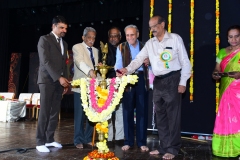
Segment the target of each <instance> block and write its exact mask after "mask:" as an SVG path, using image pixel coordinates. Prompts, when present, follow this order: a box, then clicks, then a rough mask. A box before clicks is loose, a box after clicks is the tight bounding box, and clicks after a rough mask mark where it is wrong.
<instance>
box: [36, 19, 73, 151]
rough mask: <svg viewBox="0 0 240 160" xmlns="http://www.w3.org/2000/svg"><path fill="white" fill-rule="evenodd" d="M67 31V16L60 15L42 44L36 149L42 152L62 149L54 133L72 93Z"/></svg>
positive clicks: (54, 20) (39, 45)
mask: <svg viewBox="0 0 240 160" xmlns="http://www.w3.org/2000/svg"><path fill="white" fill-rule="evenodd" d="M66 32H67V23H66V20H65V18H64V17H62V16H56V17H54V18H53V21H52V32H51V33H49V34H47V35H44V36H41V37H40V39H39V42H38V46H37V47H38V54H39V71H38V81H37V83H38V85H39V90H40V96H41V98H40V105H41V109H40V113H39V119H38V126H37V133H36V140H37V146H36V149H37V150H38V151H39V152H50V150H49V149H48V148H47V147H49V146H53V147H57V148H61V147H62V145H61V144H59V143H57V142H55V140H54V132H55V129H56V127H57V123H58V114H59V111H60V105H61V99H62V95H63V94H65V93H66V92H67V90H68V86H69V81H68V80H67V79H66V78H64V77H66V76H67V66H66V59H67V50H68V45H67V43H66V42H65V41H64V40H62V37H64V36H65V34H66Z"/></svg>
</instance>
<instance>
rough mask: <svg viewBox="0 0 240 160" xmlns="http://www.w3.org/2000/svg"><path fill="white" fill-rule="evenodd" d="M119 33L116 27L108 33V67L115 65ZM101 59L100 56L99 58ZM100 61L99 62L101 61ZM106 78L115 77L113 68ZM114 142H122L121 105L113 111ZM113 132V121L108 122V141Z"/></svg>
mask: <svg viewBox="0 0 240 160" xmlns="http://www.w3.org/2000/svg"><path fill="white" fill-rule="evenodd" d="M121 38H122V36H121V31H120V29H119V28H118V27H112V28H110V29H109V31H108V54H107V61H106V64H107V65H108V66H115V63H116V52H117V46H118V45H119V43H120V41H121ZM99 57H100V58H101V57H102V54H100V56H99ZM101 60H102V59H100V60H99V61H101ZM106 77H107V78H114V77H116V71H115V69H114V68H111V69H109V70H108V72H107V75H106ZM114 122H115V123H114V124H115V131H116V132H115V142H116V143H119V144H121V142H122V143H123V142H124V131H123V111H122V103H120V104H119V105H117V106H116V109H115V120H114ZM113 137H114V131H113V120H110V121H109V125H108V141H109V142H110V143H109V144H111V142H112V141H113Z"/></svg>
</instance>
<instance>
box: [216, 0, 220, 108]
mask: <svg viewBox="0 0 240 160" xmlns="http://www.w3.org/2000/svg"><path fill="white" fill-rule="evenodd" d="M215 13H216V41H215V43H216V54H218V52H219V44H220V38H219V34H220V30H219V17H220V11H219V0H216V12H215ZM218 104H219V81H216V112H217V110H218Z"/></svg>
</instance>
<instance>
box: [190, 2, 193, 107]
mask: <svg viewBox="0 0 240 160" xmlns="http://www.w3.org/2000/svg"><path fill="white" fill-rule="evenodd" d="M190 2H191V3H190V62H191V65H192V71H191V72H192V74H191V77H190V87H189V92H190V97H189V98H190V102H193V72H194V71H193V62H194V59H193V55H194V0H191V1H190Z"/></svg>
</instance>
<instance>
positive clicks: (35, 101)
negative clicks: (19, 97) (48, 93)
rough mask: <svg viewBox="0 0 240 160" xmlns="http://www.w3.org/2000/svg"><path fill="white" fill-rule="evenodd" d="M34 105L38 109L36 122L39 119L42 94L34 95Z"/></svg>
mask: <svg viewBox="0 0 240 160" xmlns="http://www.w3.org/2000/svg"><path fill="white" fill-rule="evenodd" d="M32 105H33V106H34V110H35V108H36V109H37V111H36V120H37V119H38V110H39V109H40V93H33V95H32Z"/></svg>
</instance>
